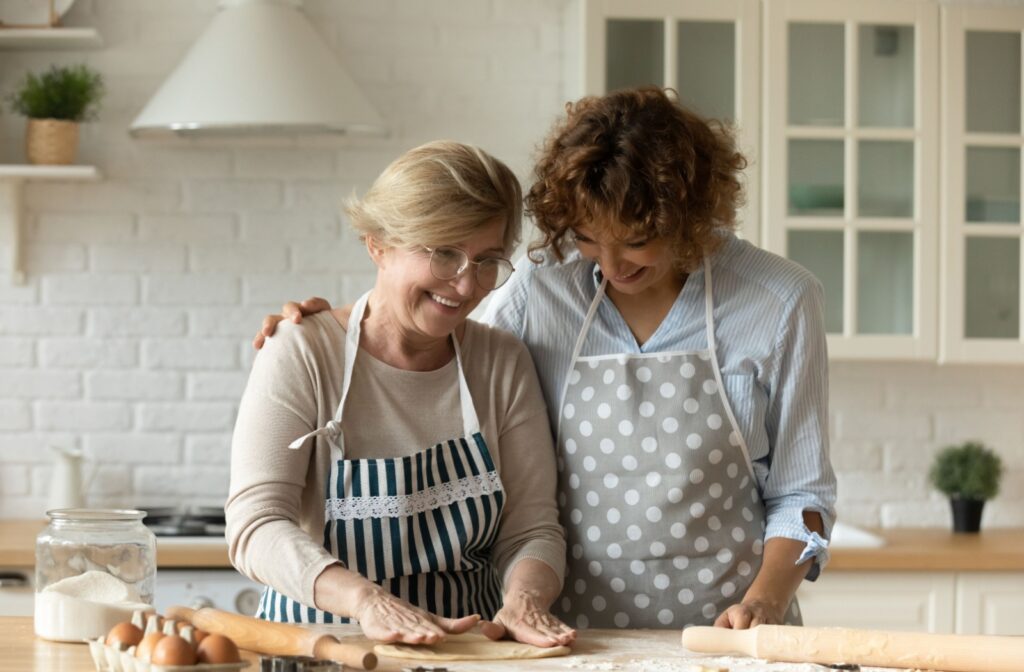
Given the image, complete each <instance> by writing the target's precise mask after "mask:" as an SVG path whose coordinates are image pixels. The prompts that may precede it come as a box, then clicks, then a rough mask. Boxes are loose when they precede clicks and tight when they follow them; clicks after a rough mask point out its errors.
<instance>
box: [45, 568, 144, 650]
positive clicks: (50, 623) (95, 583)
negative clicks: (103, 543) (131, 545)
mask: <svg viewBox="0 0 1024 672" xmlns="http://www.w3.org/2000/svg"><path fill="white" fill-rule="evenodd" d="M152 608H153V607H152V606H150V605H148V604H145V603H144V602H142V601H141V598H140V597H139V593H138V591H136V590H135V588H134V587H133V586H131V585H130V584H127V583H125V582H124V581H122V580H121V579H119V578H117V577H116V576H111V575H110V574H107V573H106V572H101V571H96V570H93V571H88V572H86V573H84V574H79V575H78V576H69V577H68V578H66V579H61V580H60V581H58V582H57V583H54V584H51V585H49V586H47V587H46V588H43V590H41V591H40V592H38V593H36V606H35V630H36V635H38V636H40V637H42V638H44V639H51V640H54V641H58V642H80V641H82V640H83V639H94V638H96V637H100V636H102V635H105V634H106V633H107V631H108V630H110V629H111V628H112V627H114V626H115V625H117V624H118V623H120V622H121V621H127V620H129V619H130V618H131V615H132V612H133V611H135V610H136V609H142V610H152Z"/></svg>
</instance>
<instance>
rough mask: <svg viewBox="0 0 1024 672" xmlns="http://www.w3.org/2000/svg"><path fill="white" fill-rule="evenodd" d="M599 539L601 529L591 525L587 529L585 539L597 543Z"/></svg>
mask: <svg viewBox="0 0 1024 672" xmlns="http://www.w3.org/2000/svg"><path fill="white" fill-rule="evenodd" d="M600 538H601V528H600V527H598V526H597V525H591V526H590V527H588V528H587V539H590V540H591V541H597V540H598V539H600Z"/></svg>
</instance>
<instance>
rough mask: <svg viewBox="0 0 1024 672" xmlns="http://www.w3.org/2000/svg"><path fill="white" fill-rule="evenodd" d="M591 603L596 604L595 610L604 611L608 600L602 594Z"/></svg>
mask: <svg viewBox="0 0 1024 672" xmlns="http://www.w3.org/2000/svg"><path fill="white" fill-rule="evenodd" d="M591 604H592V605H594V611H604V608H605V606H607V602H605V601H604V598H603V597H601V596H600V595H598V596H597V597H595V598H594V600H593V602H591Z"/></svg>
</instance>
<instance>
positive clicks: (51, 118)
mask: <svg viewBox="0 0 1024 672" xmlns="http://www.w3.org/2000/svg"><path fill="white" fill-rule="evenodd" d="M102 97H103V77H102V76H101V75H100V74H99V73H98V72H96V71H95V70H92V69H91V68H89V67H88V66H86V65H74V66H68V67H61V66H53V67H51V68H50V69H49V70H47V71H46V72H44V73H43V74H41V75H35V74H33V73H28V74H27V75H26V76H25V80H24V81H23V82H22V84H21V86H20V87H19V89H18V90H17V91H16V92H15V93H14V94H13V95H12V96H11V97H10V104H11V109H12V110H13V111H15V112H17V113H18V114H21V115H24V116H25V117H28V126H27V128H26V131H25V156H26V158H27V159H28V162H29V163H35V164H47V165H67V164H69V163H73V162H74V160H75V153H76V152H77V151H78V125H79V123H81V122H83V121H88V120H91V119H94V118H95V117H96V113H97V111H98V110H99V102H100V99H101V98H102Z"/></svg>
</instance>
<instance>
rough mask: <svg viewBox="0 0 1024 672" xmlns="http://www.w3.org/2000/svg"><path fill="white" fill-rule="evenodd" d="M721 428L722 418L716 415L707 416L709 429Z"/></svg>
mask: <svg viewBox="0 0 1024 672" xmlns="http://www.w3.org/2000/svg"><path fill="white" fill-rule="evenodd" d="M721 426H722V416H720V415H719V414H717V413H712V414H711V415H709V416H708V427H710V428H711V429H718V428H719V427H721Z"/></svg>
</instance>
